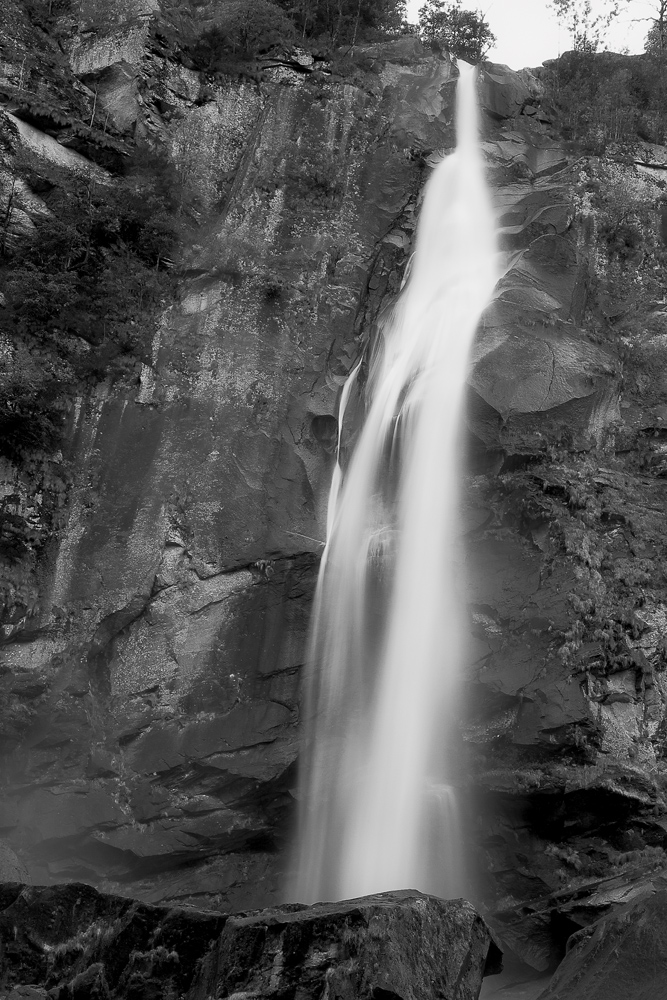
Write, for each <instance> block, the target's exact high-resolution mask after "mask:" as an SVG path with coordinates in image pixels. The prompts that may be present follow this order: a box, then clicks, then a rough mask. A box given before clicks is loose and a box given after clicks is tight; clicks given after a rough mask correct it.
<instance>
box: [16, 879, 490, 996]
mask: <svg viewBox="0 0 667 1000" xmlns="http://www.w3.org/2000/svg"><path fill="white" fill-rule="evenodd" d="M0 956H1V963H2V978H1V979H0V996H3V997H5V996H6V997H8V998H10V1000H19V998H25V1000H28V998H29V1000H37V998H39V997H47V996H48V997H51V998H53V1000H75V998H82V1000H83V998H84V997H86V998H88V997H95V998H96V1000H110V998H112V997H114V998H121V997H123V998H125V997H126V998H128V1000H129V998H139V997H142V998H152V997H158V996H160V997H162V996H164V997H176V996H178V997H186V998H188V1000H200V998H201V1000H203V998H209V997H227V996H232V995H235V996H239V997H240V996H243V997H246V998H248V1000H250V998H258V1000H259V998H261V997H267V998H268V997H276V998H277V997H280V998H281V1000H283V998H284V1000H286V998H291V997H296V996H300V997H313V998H314V997H320V996H325V995H326V996H327V997H340V998H346V997H356V998H360V1000H362V998H363V1000H418V998H425V997H433V996H437V997H438V998H441V1000H476V998H477V997H478V995H479V990H480V986H481V982H482V977H483V976H484V975H485V974H488V973H490V972H493V971H495V969H496V968H499V965H500V963H499V958H500V953H499V951H498V949H497V948H496V946H495V945H494V944H493V942H492V940H491V935H490V932H489V930H488V928H487V927H486V924H485V923H484V921H483V920H482V918H481V917H480V916H479V915H478V914H477V913H476V912H475V909H474V908H473V906H472V905H471V904H470V903H468V902H466V901H465V900H463V899H455V900H441V899H436V898H435V897H433V896H425V895H422V894H421V893H418V892H413V891H411V890H405V891H401V892H393V893H382V894H380V895H377V896H367V897H364V898H362V899H354V900H349V901H346V902H343V903H319V904H317V905H315V906H304V905H302V904H300V903H292V904H287V905H284V906H279V907H276V908H273V909H269V910H259V911H253V912H249V913H240V914H235V915H233V916H223V915H221V914H219V913H212V912H205V911H199V910H195V909H186V908H179V907H164V906H151V905H149V904H146V903H140V902H137V901H135V900H130V899H125V898H121V897H119V896H110V895H104V894H102V893H99V892H97V891H96V890H95V889H93V888H91V887H90V886H88V885H83V884H81V883H70V884H67V885H60V886H25V885H21V884H19V883H5V884H3V885H0Z"/></svg>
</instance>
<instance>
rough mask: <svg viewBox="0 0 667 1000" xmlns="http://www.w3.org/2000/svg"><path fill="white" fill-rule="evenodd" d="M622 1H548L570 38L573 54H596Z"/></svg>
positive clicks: (616, 15)
mask: <svg viewBox="0 0 667 1000" xmlns="http://www.w3.org/2000/svg"><path fill="white" fill-rule="evenodd" d="M622 5H623V4H622V0H596V2H595V5H594V4H593V0H550V2H549V6H550V7H551V8H552V10H554V12H555V13H556V16H557V17H558V19H559V21H561V23H562V24H563V25H564V26H565V28H566V29H567V31H569V32H570V35H571V36H572V47H573V49H574V50H575V52H585V53H591V52H596V51H597V49H598V48H599V46H600V43H601V42H602V40H603V39H604V36H605V33H606V31H607V30H608V28H609V25H610V24H611V22H612V21H613V20H614V18H616V17H618V15H619V13H620V10H621V7H622Z"/></svg>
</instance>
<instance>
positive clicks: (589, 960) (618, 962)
mask: <svg viewBox="0 0 667 1000" xmlns="http://www.w3.org/2000/svg"><path fill="white" fill-rule="evenodd" d="M666 969H667V888H662V889H661V890H659V891H657V892H655V893H654V894H653V895H650V896H649V897H648V898H646V899H643V900H642V901H641V902H638V903H634V904H631V905H628V906H626V907H624V908H623V909H622V910H620V911H619V912H617V913H615V914H614V915H613V916H611V917H604V918H603V919H602V920H599V921H597V922H596V923H594V924H591V925H590V926H589V927H586V928H585V929H584V930H581V931H579V932H578V933H576V934H574V935H573V936H572V937H571V938H570V941H569V942H568V950H567V955H566V956H565V959H564V960H563V962H562V964H561V965H560V967H559V969H558V971H557V972H556V974H555V975H554V977H553V979H552V980H551V982H550V983H549V985H548V987H547V988H546V989H545V990H544V991H543V992H542V993H540V996H539V1000H625V998H632V1000H664V998H665V997H667V978H666V976H665V970H666Z"/></svg>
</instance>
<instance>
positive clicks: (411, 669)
mask: <svg viewBox="0 0 667 1000" xmlns="http://www.w3.org/2000/svg"><path fill="white" fill-rule="evenodd" d="M495 282H496V247H495V221H494V216H493V211H492V208H491V204H490V199H489V193H488V190H487V185H486V181H485V177H484V168H483V161H482V155H481V151H480V149H479V144H478V139H477V106H476V94H475V75H474V71H473V70H472V69H470V68H468V67H465V66H464V67H461V76H460V79H459V83H458V92H457V147H456V150H455V151H454V152H453V153H452V154H451V155H449V156H447V157H445V158H444V159H443V160H442V162H441V163H439V164H438V166H437V167H436V168H435V170H434V171H433V173H432V176H431V178H430V179H429V182H428V184H427V187H426V190H425V194H424V201H423V205H422V208H421V213H420V218H419V227H418V231H417V242H416V248H415V253H414V255H413V258H412V261H411V267H410V274H409V279H408V281H407V283H406V285H405V288H404V290H403V291H402V293H401V295H400V297H399V299H398V301H397V303H396V305H395V307H394V310H393V314H392V315H391V317H390V318H389V319H388V320H387V321H386V323H385V325H384V328H383V330H382V331H381V336H380V337H378V344H377V347H376V350H375V355H374V357H373V359H372V361H371V365H370V370H369V378H368V384H367V386H366V394H367V398H368V399H369V400H370V402H369V405H368V409H367V414H366V419H365V422H364V425H363V428H362V430H361V433H360V435H359V439H358V441H357V444H356V447H355V450H354V453H353V455H352V458H351V461H350V463H349V465H348V466H347V467H346V468H345V469H343V468H341V464H340V461H339V462H338V463H337V466H336V472H335V475H334V481H333V483H332V490H331V496H330V506H329V518H328V531H329V534H328V539H327V546H326V549H325V552H324V555H323V558H322V566H321V569H320V577H319V582H318V588H317V593H316V599H315V607H314V612H313V621H312V627H311V642H310V653H309V671H310V672H309V680H308V691H307V696H306V712H305V714H306V748H305V763H304V766H303V768H302V776H301V788H300V802H301V817H300V831H299V838H298V844H297V849H296V858H297V869H298V871H297V879H296V885H295V886H294V887H293V891H292V893H291V895H292V896H293V897H294V898H296V899H299V900H301V901H303V902H315V901H317V900H322V899H345V898H350V897H354V896H360V895H366V894H370V893H375V892H381V891H385V890H391V889H402V888H411V889H420V890H422V891H424V892H428V893H433V894H436V895H440V896H456V895H461V894H462V892H463V890H464V880H465V865H464V851H463V839H464V834H463V831H462V825H461V817H460V814H459V813H460V810H459V806H458V804H457V795H456V791H455V789H454V788H453V787H452V770H453V768H452V761H451V760H449V759H448V757H449V754H448V749H447V748H448V743H449V742H450V741H449V738H448V737H449V733H451V731H452V730H453V729H455V728H456V725H457V720H458V718H459V717H460V711H461V705H460V689H461V669H462V659H463V655H464V652H463V651H464V647H465V639H466V629H465V624H464V623H465V621H466V609H465V606H464V601H465V572H464V561H463V558H462V555H461V552H460V526H459V510H458V509H459V487H460V480H461V456H460V447H459V444H460V422H461V411H462V402H463V391H464V386H465V380H466V370H467V363H468V355H469V351H470V347H471V344H472V340H473V338H474V335H475V331H476V328H477V325H478V323H479V319H480V316H481V313H482V310H483V309H484V307H485V305H486V303H487V302H488V300H489V298H490V296H491V293H492V291H493V287H494V285H495ZM358 373H359V366H357V368H356V369H355V370H354V372H353V373H352V375H351V376H350V380H349V382H348V384H347V385H346V387H345V389H344V391H343V395H342V399H341V407H340V413H339V426H340V425H342V419H343V416H344V409H345V405H346V403H347V400H348V397H349V394H350V391H351V388H352V386H353V384H354V381H355V379H356V378H357V377H358ZM338 458H339V459H340V454H339V456H338Z"/></svg>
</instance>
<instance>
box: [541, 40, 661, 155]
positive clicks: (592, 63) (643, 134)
mask: <svg viewBox="0 0 667 1000" xmlns="http://www.w3.org/2000/svg"><path fill="white" fill-rule="evenodd" d="M542 79H543V82H544V84H545V85H546V99H547V101H548V103H550V104H552V105H553V106H554V107H555V109H556V112H557V124H558V125H559V126H560V128H561V129H562V131H563V133H564V135H565V136H566V138H569V139H574V140H577V141H578V142H580V143H581V144H582V146H583V147H584V148H585V149H588V150H589V151H591V152H594V153H602V152H604V149H605V148H606V146H607V145H608V144H609V143H620V144H624V145H626V146H627V147H632V146H634V145H636V144H637V142H638V140H640V139H642V140H644V141H648V142H662V141H663V139H664V137H665V135H667V76H666V75H665V73H664V67H663V64H662V61H661V60H659V59H657V58H656V57H654V56H651V55H640V56H622V55H617V54H616V53H612V52H598V53H593V52H584V51H578V52H576V51H575V52H566V53H565V54H564V55H563V56H561V58H560V59H559V60H558V61H555V62H554V63H552V64H551V65H550V66H549V68H548V69H547V70H546V71H545V72H544V74H543V77H542Z"/></svg>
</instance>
